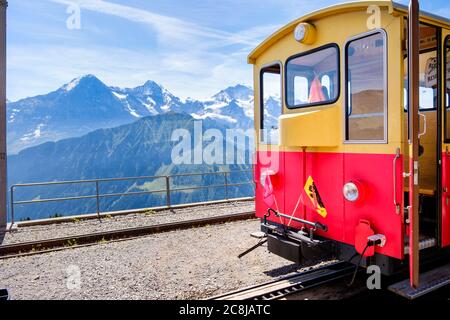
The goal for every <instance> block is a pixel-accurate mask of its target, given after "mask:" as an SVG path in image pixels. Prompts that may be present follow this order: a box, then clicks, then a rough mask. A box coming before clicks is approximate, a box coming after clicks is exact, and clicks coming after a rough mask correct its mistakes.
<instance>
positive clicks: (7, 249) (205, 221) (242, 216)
mask: <svg viewBox="0 0 450 320" xmlns="http://www.w3.org/2000/svg"><path fill="white" fill-rule="evenodd" d="M254 217H255V212H254V211H248V212H241V213H235V214H229V215H222V216H215V217H209V218H200V219H192V220H185V221H178V222H173V223H164V224H156V225H150V226H142V227H134V228H126V229H119V230H110V231H103V232H97V233H91V234H83V235H73V236H67V237H61V238H54V239H46V240H38V241H30V242H23V243H16V244H9V245H8V244H7V245H2V246H0V260H1V259H8V258H13V257H20V256H26V255H33V254H40V253H47V252H51V251H59V250H63V249H72V248H77V247H82V246H88V245H93V244H98V243H99V242H100V243H103V242H105V241H108V242H110V241H121V240H130V239H133V238H138V237H142V236H147V235H151V234H156V233H163V232H168V231H174V230H184V229H190V228H197V227H204V226H207V225H213V224H222V223H227V222H234V221H242V220H249V219H252V218H254Z"/></svg>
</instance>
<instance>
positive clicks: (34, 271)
mask: <svg viewBox="0 0 450 320" xmlns="http://www.w3.org/2000/svg"><path fill="white" fill-rule="evenodd" d="M259 225H260V223H259V221H256V220H249V221H240V222H232V223H226V224H222V225H214V226H207V227H201V228H195V229H188V230H179V231H172V232H167V233H161V234H155V235H150V236H146V237H142V238H139V239H134V240H127V241H120V242H111V243H105V244H98V245H95V246H91V247H82V248H74V249H68V250H64V251H58V252H51V253H46V254H41V255H34V256H26V257H20V258H11V259H6V260H0V287H6V288H8V289H9V291H10V294H11V297H12V299H202V298H207V297H210V296H212V295H217V294H221V293H225V292H228V291H230V290H236V289H239V288H242V287H245V286H250V285H255V284H257V283H263V282H266V281H269V280H272V279H273V278H274V277H278V276H282V275H286V274H289V273H292V272H294V271H297V270H298V269H299V266H298V265H295V264H292V263H290V262H289V261H286V260H284V259H282V258H279V257H277V256H275V255H273V254H270V253H269V252H268V251H267V248H266V247H262V248H258V249H257V250H255V251H253V252H252V253H250V254H249V255H247V256H245V257H244V258H242V259H238V258H237V255H238V254H239V253H241V252H242V251H244V250H246V249H248V248H249V247H250V246H252V245H254V244H255V243H256V241H257V240H256V239H253V238H251V237H250V236H249V234H250V233H251V232H254V231H258V230H259ZM78 270H79V275H80V277H79V279H80V280H79V281H78V280H77V279H78V278H77V274H78Z"/></svg>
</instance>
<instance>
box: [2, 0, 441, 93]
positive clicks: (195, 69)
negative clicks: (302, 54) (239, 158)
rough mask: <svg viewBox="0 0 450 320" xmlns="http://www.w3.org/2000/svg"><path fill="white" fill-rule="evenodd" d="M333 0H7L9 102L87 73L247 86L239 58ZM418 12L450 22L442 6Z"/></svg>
mask: <svg viewBox="0 0 450 320" xmlns="http://www.w3.org/2000/svg"><path fill="white" fill-rule="evenodd" d="M339 2H341V1H336V0H315V1H311V0H286V1H282V0H196V1H186V0H73V1H72V0H9V7H8V99H10V100H12V101H15V100H17V99H20V98H24V97H27V96H34V95H37V94H44V93H47V92H49V91H51V90H54V89H56V88H58V87H60V86H61V85H62V84H64V83H67V82H69V81H70V80H71V79H73V78H75V77H78V76H80V75H84V74H95V75H97V76H98V77H99V78H100V79H101V80H103V81H104V82H105V83H106V84H108V85H115V86H122V87H132V86H137V85H140V84H142V83H144V82H145V81H146V80H154V81H156V82H158V83H161V84H162V85H164V86H165V87H166V88H167V89H168V90H170V91H171V92H173V93H174V94H176V95H178V96H180V97H182V98H187V97H193V98H207V97H210V96H211V95H213V94H214V93H216V92H217V91H219V90H221V89H223V88H225V87H226V86H229V85H235V84H237V83H243V84H248V85H251V83H252V73H251V67H250V66H248V65H247V63H246V57H247V55H248V53H249V52H250V51H251V50H252V49H253V48H254V47H255V46H256V45H257V44H258V43H259V42H260V41H262V40H263V39H264V38H265V37H266V36H268V35H269V34H270V33H272V32H274V31H275V30H277V29H278V28H279V27H281V26H283V25H285V24H286V23H288V22H290V21H291V20H293V19H296V18H298V17H300V16H302V15H303V14H305V13H307V12H310V11H312V10H315V9H319V8H321V7H324V6H328V5H332V4H336V3H339ZM400 2H402V3H407V1H406V0H405V1H400ZM70 3H77V4H78V5H79V7H80V9H81V11H80V12H81V20H80V21H81V28H80V29H75V30H70V29H68V28H67V25H66V21H67V19H68V18H69V17H70V14H68V13H67V10H68V7H69V5H70ZM422 7H423V8H424V9H425V10H428V11H431V12H434V13H438V14H441V15H444V16H447V17H450V4H449V3H448V0H431V1H430V0H427V1H422Z"/></svg>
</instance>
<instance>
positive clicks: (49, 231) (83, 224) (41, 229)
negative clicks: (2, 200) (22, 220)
mask: <svg viewBox="0 0 450 320" xmlns="http://www.w3.org/2000/svg"><path fill="white" fill-rule="evenodd" d="M253 210H255V206H254V202H253V201H240V202H230V203H221V204H213V205H204V206H196V207H190V208H183V209H173V210H164V211H158V212H152V211H149V212H147V213H137V214H128V215H124V216H115V217H108V218H103V219H102V220H96V219H94V220H84V221H83V220H80V221H74V222H67V223H61V224H53V225H42V226H30V227H20V228H18V229H17V230H16V231H13V232H8V233H7V234H6V235H5V238H4V240H3V243H2V244H13V243H20V242H27V241H37V240H45V239H53V238H59V237H69V236H74V235H82V234H90V233H94V232H102V231H110V230H120V229H125V228H132V227H142V226H149V225H154V224H161V223H170V222H177V221H183V220H191V219H199V218H207V217H211V216H220V215H227V214H233V213H240V212H248V211H253Z"/></svg>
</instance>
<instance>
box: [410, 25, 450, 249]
mask: <svg viewBox="0 0 450 320" xmlns="http://www.w3.org/2000/svg"><path fill="white" fill-rule="evenodd" d="M405 24H406V25H407V23H405ZM405 30H406V29H405ZM405 32H406V31H405ZM439 39H440V29H439V28H437V27H435V26H432V25H428V24H425V23H420V42H419V43H420V51H419V52H420V53H419V59H418V60H419V65H418V68H419V122H420V125H419V134H418V135H419V141H420V143H419V175H418V177H419V179H418V180H419V190H418V193H419V206H418V207H419V219H418V221H419V237H418V240H419V245H418V248H419V249H420V250H422V249H426V248H430V247H434V246H436V245H438V243H439V240H440V228H439V226H440V224H441V222H440V221H441V219H440V213H439V212H440V210H439V207H440V203H441V199H440V181H441V177H440V174H439V172H440V167H439V163H440V161H441V155H440V141H441V137H440V130H439V129H438V128H439V124H440V123H441V117H440V112H439V110H440V106H441V103H440V99H441V98H440V97H441V94H440V89H439V88H440V83H441V79H440V77H439V76H438V75H439V70H440V69H441V68H440V65H441V63H440V62H439V60H440V56H441V55H440V52H439V50H440V45H439V43H438V41H439ZM407 61H408V57H407V54H406V50H405V56H404V66H405V68H404V88H405V89H404V93H405V112H406V111H407V108H408V107H407V97H408V92H407V90H408V62H407ZM409 116H410V115H409ZM409 116H405V117H404V121H403V124H404V125H403V128H404V137H405V139H404V141H403V143H404V149H405V153H407V155H405V159H404V167H405V168H409V167H410V164H409V148H408V140H409V139H410V135H411V128H410V125H409V119H408V118H409ZM448 160H449V166H450V158H449V159H448ZM405 172H410V170H405ZM449 173H450V168H449ZM449 178H450V175H449ZM404 183H405V186H408V184H409V177H408V178H406V179H405V181H404ZM449 183H450V180H449ZM405 191H406V192H409V188H408V187H406V188H405ZM407 202H408V204H407V205H409V197H407ZM407 222H409V219H407ZM408 231H409V230H408ZM408 240H409V237H407V243H406V244H407V245H406V253H409V243H408Z"/></svg>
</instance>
